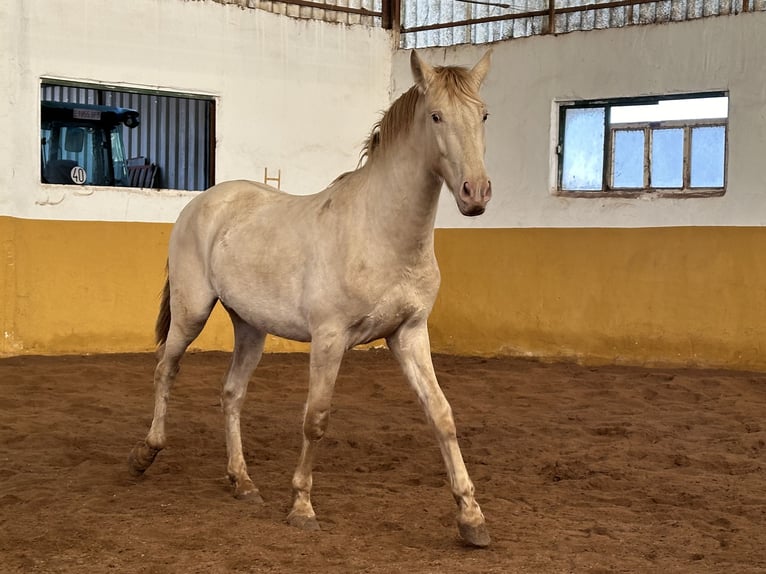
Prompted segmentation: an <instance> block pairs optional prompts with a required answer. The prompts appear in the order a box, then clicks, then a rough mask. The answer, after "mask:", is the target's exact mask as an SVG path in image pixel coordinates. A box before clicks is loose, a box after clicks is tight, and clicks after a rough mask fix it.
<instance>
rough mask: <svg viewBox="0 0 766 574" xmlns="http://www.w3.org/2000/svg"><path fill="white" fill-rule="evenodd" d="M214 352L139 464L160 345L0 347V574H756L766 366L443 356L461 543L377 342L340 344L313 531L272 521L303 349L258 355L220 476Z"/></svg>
mask: <svg viewBox="0 0 766 574" xmlns="http://www.w3.org/2000/svg"><path fill="white" fill-rule="evenodd" d="M227 361H228V356H227V355H226V354H223V353H198V354H190V355H187V357H186V358H185V360H184V364H183V368H182V371H181V375H180V376H179V380H178V384H177V385H176V388H175V389H174V394H173V396H172V397H171V403H170V417H169V423H168V432H169V446H168V448H167V449H166V450H164V451H163V452H162V453H161V454H160V455H159V457H158V458H157V460H156V462H155V463H154V466H152V467H151V468H150V469H149V470H148V471H147V473H146V475H145V476H144V477H142V478H140V479H133V478H131V477H130V476H129V474H128V471H127V466H126V458H127V455H128V452H129V450H130V448H131V446H132V445H133V444H134V443H135V442H136V441H138V440H139V439H142V438H143V436H144V435H145V433H146V431H147V430H148V427H149V423H150V420H151V410H152V400H153V399H152V384H151V378H152V370H153V367H154V358H153V356H151V355H149V354H144V355H101V356H84V357H80V356H77V357H17V358H10V359H3V360H0V572H3V573H12V572H46V573H53V572H63V573H81V572H88V573H99V572H130V573H219V572H220V573H223V572H291V573H309V572H349V573H351V572H353V573H357V572H359V573H361V572H374V573H396V572H408V573H424V574H425V573H439V574H446V573H452V572H455V573H458V572H459V573H467V574H471V573H479V572H481V573H488V572H497V573H500V572H502V573H515V572H532V573H546V574H547V573H558V572H590V573H606V572H630V573H636V572H673V573H695V574H699V573H705V572H711V573H713V572H714V573H721V572H731V573H737V574H743V573H750V572H766V472H765V470H766V446H765V445H766V420H764V417H765V416H766V375H764V374H753V373H735V372H723V371H695V370H669V369H661V370H650V369H638V368H623V367H601V368H589V367H581V366H576V365H568V364H567V365H560V364H542V363H538V362H533V361H525V360H518V359H478V358H459V357H451V356H437V357H435V359H434V361H435V365H436V369H437V373H438V374H439V377H440V380H441V383H442V386H443V388H444V390H445V392H446V394H447V396H448V398H449V399H450V401H451V403H452V406H453V410H454V412H455V417H456V421H457V425H458V433H459V438H460V441H461V446H462V448H463V454H464V456H465V459H466V463H467V465H468V469H469V472H470V473H471V476H472V478H473V480H474V482H475V484H476V487H477V495H478V500H479V502H480V503H481V505H482V508H483V510H484V514H485V516H486V517H487V522H488V525H489V528H490V532H491V534H492V537H493V544H492V546H491V547H490V548H488V549H484V550H477V549H471V548H467V547H465V546H463V545H462V544H461V543H460V541H459V540H458V538H457V529H456V527H455V524H454V510H455V509H454V502H453V500H452V497H451V495H450V492H449V489H448V487H447V485H446V480H445V472H444V469H443V465H442V462H441V457H440V455H439V451H438V448H437V446H436V443H435V440H434V439H433V437H432V435H431V432H430V430H429V429H428V427H427V425H426V423H425V421H424V416H423V415H422V413H421V411H420V408H419V406H418V405H417V403H416V400H415V398H414V393H413V392H412V391H411V390H410V389H409V388H408V387H407V385H406V382H405V381H404V378H403V377H402V376H401V375H400V373H399V369H398V366H397V365H396V364H395V363H394V361H393V360H392V359H391V358H390V356H389V355H388V353H387V352H385V351H368V352H365V351H359V352H352V353H350V354H349V355H348V356H347V358H346V360H345V362H344V365H343V368H342V369H341V374H340V377H339V380H338V385H337V388H336V399H335V407H334V409H333V414H332V418H331V422H330V429H329V432H328V435H327V436H326V438H325V440H324V442H323V444H322V446H321V447H320V449H319V456H318V465H317V469H316V472H315V474H314V491H313V501H314V507H315V509H316V511H317V515H318V518H319V520H320V523H321V525H322V528H323V530H322V531H321V532H303V531H300V530H297V529H294V528H292V527H290V526H288V525H286V523H285V516H286V513H287V510H288V507H289V504H290V479H291V475H292V472H293V468H294V465H295V463H296V461H297V456H298V449H299V445H300V419H301V410H302V406H303V401H304V398H305V389H306V384H307V369H308V357H307V356H306V355H302V354H294V355H266V356H264V359H263V361H262V364H261V367H260V368H259V370H258V371H256V375H255V378H254V380H253V381H252V383H251V386H250V394H249V397H248V400H247V402H246V404H245V412H244V413H243V419H242V427H243V437H244V441H245V456H246V459H247V461H248V463H249V465H250V470H251V475H252V477H253V479H254V480H255V482H256V484H257V486H258V487H259V488H260V490H261V493H262V495H263V497H264V499H265V503H264V504H263V505H261V506H258V505H256V504H254V503H252V502H248V501H238V500H235V499H234V498H233V497H232V496H231V494H230V491H229V485H228V480H227V479H226V478H225V465H226V458H225V457H226V455H225V445H224V434H223V417H222V415H221V412H220V407H219V403H218V391H219V386H220V381H221V378H222V376H223V373H224V370H225V368H226V364H227Z"/></svg>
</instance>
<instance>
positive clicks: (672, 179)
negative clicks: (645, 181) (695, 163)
mask: <svg viewBox="0 0 766 574" xmlns="http://www.w3.org/2000/svg"><path fill="white" fill-rule="evenodd" d="M651 177H652V181H651V186H652V187H663V188H668V187H683V186H684V130H683V129H670V130H654V131H653V132H652V173H651Z"/></svg>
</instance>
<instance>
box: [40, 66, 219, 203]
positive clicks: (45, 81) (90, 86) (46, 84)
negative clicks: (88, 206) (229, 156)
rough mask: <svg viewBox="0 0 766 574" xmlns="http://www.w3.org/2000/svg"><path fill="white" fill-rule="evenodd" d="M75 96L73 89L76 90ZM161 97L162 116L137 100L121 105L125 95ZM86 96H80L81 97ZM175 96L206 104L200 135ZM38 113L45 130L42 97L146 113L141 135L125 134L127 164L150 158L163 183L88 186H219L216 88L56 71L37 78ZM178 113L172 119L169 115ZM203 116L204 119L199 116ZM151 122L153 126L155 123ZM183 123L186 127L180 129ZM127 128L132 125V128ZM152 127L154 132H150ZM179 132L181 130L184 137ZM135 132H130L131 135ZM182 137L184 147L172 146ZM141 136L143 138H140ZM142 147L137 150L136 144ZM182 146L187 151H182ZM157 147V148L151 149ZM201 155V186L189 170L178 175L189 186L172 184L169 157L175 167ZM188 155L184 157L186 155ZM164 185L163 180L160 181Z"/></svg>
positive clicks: (180, 190) (190, 190)
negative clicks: (80, 76) (187, 87)
mask: <svg viewBox="0 0 766 574" xmlns="http://www.w3.org/2000/svg"><path fill="white" fill-rule="evenodd" d="M46 90H48V91H49V93H55V90H62V91H67V90H69V93H68V94H67V95H66V96H64V97H63V98H62V97H59V96H56V97H53V98H50V97H48V98H46V97H45V94H46ZM84 92H92V93H90V94H87V93H84ZM75 93H76V95H74V96H73V94H75ZM91 97H94V98H95V101H92V102H90V101H87V100H88V98H91ZM102 97H106V98H109V99H110V101H107V102H104V101H102ZM125 97H127V98H131V99H134V98H139V99H144V98H159V99H161V100H163V105H165V106H166V107H165V108H164V109H163V111H162V112H161V115H162V117H160V116H158V112H157V111H156V109H154V108H153V109H152V110H151V112H149V111H148V110H146V109H141V106H140V105H138V106H136V105H133V104H126V105H124V104H121V103H119V100H120V98H125ZM111 98H116V99H117V100H118V101H117V102H114V101H111ZM81 99H82V100H83V101H80V100H81ZM170 100H176V101H178V102H181V101H184V102H192V101H194V102H200V103H201V104H202V105H204V106H205V110H204V112H202V113H203V115H204V117H205V122H203V123H204V129H203V130H202V131H200V132H199V134H198V135H196V136H195V135H192V134H193V133H194V132H193V131H190V130H191V128H190V127H189V126H190V125H191V123H192V121H191V120H190V118H191V117H192V116H191V115H188V113H187V112H188V111H189V109H190V108H188V105H189V104H188V103H186V104H185V105H186V106H187V107H186V109H185V110H181V109H180V107H179V106H178V104H176V105H175V106H174V105H173V104H172V103H171V102H170ZM37 101H38V117H37V129H38V131H40V129H41V127H42V122H43V119H42V110H41V108H42V102H43V101H58V102H68V103H74V104H78V103H82V104H86V105H87V104H96V105H107V106H109V107H114V108H125V109H138V111H139V112H140V113H141V115H140V116H139V124H138V126H139V127H138V128H136V129H137V130H141V129H142V128H143V129H144V130H145V132H144V133H141V131H138V132H136V134H134V135H133V137H132V138H131V139H132V143H129V141H128V139H127V138H123V142H124V152H125V155H126V157H125V158H124V160H125V162H126V163H127V162H128V160H130V159H134V157H145V158H146V160H147V162H149V163H147V166H149V165H156V166H157V167H158V168H159V170H160V172H159V173H160V175H159V178H160V180H159V182H158V185H156V186H155V187H152V188H146V187H141V186H140V185H139V186H131V185H98V184H95V185H91V184H86V185H85V187H92V188H94V189H110V190H119V191H130V190H141V189H151V190H152V191H155V192H157V193H163V192H172V193H195V194H196V193H201V192H203V191H205V190H206V189H208V188H209V187H211V186H212V185H215V183H216V181H217V179H216V167H217V163H218V157H217V156H218V154H217V148H218V145H217V144H218V137H217V132H218V126H217V115H218V110H219V107H220V96H219V95H218V94H214V93H208V92H204V91H200V90H189V91H182V90H177V89H163V88H161V87H155V86H145V85H137V84H124V83H113V82H108V81H106V82H99V81H91V80H78V79H72V78H66V77H60V76H54V75H44V76H41V77H40V78H39V82H38V99H37ZM153 104H155V105H159V104H156V103H153ZM147 115H152V116H154V117H155V118H154V121H153V122H152V123H149V122H147V121H146V120H145V119H144V118H145V117H146V116H147ZM171 117H172V118H173V119H172V120H171V119H170V118H171ZM179 118H183V119H184V120H185V121H187V120H188V121H187V123H188V125H185V124H180V123H179ZM197 119H198V120H199V119H201V118H199V117H198V118H197ZM171 121H175V122H176V123H175V127H176V128H177V130H178V131H176V132H173V131H171V130H170V129H167V128H170V123H171ZM203 123H200V124H199V126H202V125H203ZM150 126H151V127H150ZM162 128H166V129H165V130H164V131H162V132H161V133H160V130H161V129H162ZM181 128H183V129H181ZM127 131H128V132H129V131H131V130H127ZM150 131H151V133H150ZM138 134H141V136H140V138H139V137H138ZM179 134H182V135H180V136H179ZM127 135H128V136H130V134H129V133H128V134H127ZM179 137H182V138H183V139H184V141H185V144H186V145H185V147H184V146H181V147H179V148H178V150H177V151H174V150H171V148H172V147H173V146H174V144H173V142H177V140H178V138H179ZM139 140H140V141H139ZM133 148H138V149H133ZM181 150H183V152H182V151H181ZM135 151H139V152H143V153H140V155H139V156H135V154H134V152H135ZM150 152H154V153H150ZM132 153H133V157H131V154H132ZM195 155H196V159H197V161H196V164H198V165H201V166H203V167H202V168H201V169H202V173H201V177H197V178H196V180H195V181H197V183H198V184H199V185H198V186H197V187H198V188H194V186H191V185H189V184H188V180H189V179H192V180H194V177H191V178H190V176H189V174H188V173H185V174H184V175H182V176H177V177H180V178H182V179H185V180H186V181H187V185H186V186H184V187H181V186H174V185H168V184H169V183H170V182H169V181H168V180H167V179H166V178H167V177H168V176H169V175H170V174H169V172H167V171H166V172H165V173H163V170H167V168H168V162H169V163H172V164H173V170H176V171H177V170H179V169H184V168H185V165H188V164H191V163H192V161H191V160H192V159H194V156H195ZM182 156H183V158H182ZM40 161H42V158H40ZM40 181H41V184H42V185H55V186H57V187H58V186H74V187H78V188H79V187H82V186H81V185H78V184H76V183H46V182H44V181H42V180H40ZM160 183H161V184H162V185H159V184H160Z"/></svg>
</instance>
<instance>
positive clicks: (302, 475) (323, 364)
mask: <svg viewBox="0 0 766 574" xmlns="http://www.w3.org/2000/svg"><path fill="white" fill-rule="evenodd" d="M345 350H346V345H345V340H344V339H342V338H341V337H340V336H338V335H337V334H332V335H325V336H321V335H320V336H317V335H314V336H313V337H312V341H311V359H310V363H311V365H310V374H309V393H308V399H307V400H306V411H305V413H304V415H303V447H302V448H301V456H300V459H299V460H298V466H297V468H296V469H295V474H293V507H292V510H291V511H290V514H289V515H288V516H287V521H288V522H289V523H290V524H291V525H293V526H297V527H299V528H303V529H305V530H319V523H318V522H317V519H316V514H315V513H314V508H313V507H312V506H311V486H312V483H313V479H312V470H313V468H314V455H315V454H316V447H317V443H318V442H319V440H320V439H321V438H322V437H323V436H324V433H325V431H326V430H327V424H328V423H329V420H330V406H331V403H332V393H333V389H334V388H335V379H336V377H337V376H338V369H339V368H340V363H341V360H342V359H343V353H344V352H345Z"/></svg>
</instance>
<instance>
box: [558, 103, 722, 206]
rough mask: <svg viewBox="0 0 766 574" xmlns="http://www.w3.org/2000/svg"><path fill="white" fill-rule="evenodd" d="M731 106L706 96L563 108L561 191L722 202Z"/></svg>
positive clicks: (584, 194) (563, 193)
mask: <svg viewBox="0 0 766 574" xmlns="http://www.w3.org/2000/svg"><path fill="white" fill-rule="evenodd" d="M728 100H729V98H728V96H727V95H726V94H725V93H712V94H710V93H708V94H692V95H685V96H668V97H661V98H628V99H615V100H601V101H588V102H574V103H562V104H560V108H559V138H558V146H557V149H556V151H557V154H558V185H557V190H558V192H559V193H560V194H561V195H577V196H583V197H589V196H590V197H593V196H603V195H622V196H624V195H634V194H642V193H657V194H659V195H663V196H668V195H672V196H694V197H699V196H706V195H722V194H723V193H724V191H725V189H726V139H727V123H728V107H729V101H728Z"/></svg>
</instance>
